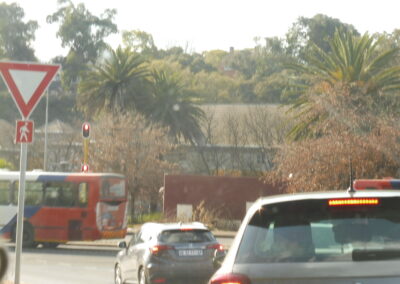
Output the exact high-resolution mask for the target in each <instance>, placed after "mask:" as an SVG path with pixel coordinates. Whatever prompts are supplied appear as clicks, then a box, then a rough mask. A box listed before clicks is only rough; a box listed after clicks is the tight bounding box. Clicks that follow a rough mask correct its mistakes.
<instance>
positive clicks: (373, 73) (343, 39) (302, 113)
mask: <svg viewBox="0 0 400 284" xmlns="http://www.w3.org/2000/svg"><path fill="white" fill-rule="evenodd" d="M379 43H380V39H378V40H375V39H374V38H373V37H371V36H369V35H368V34H365V35H364V36H362V37H356V36H353V35H352V34H351V33H350V32H343V31H337V32H336V33H335V36H334V38H333V39H332V40H331V42H330V44H331V49H332V52H330V53H327V52H325V51H324V50H322V49H321V48H319V47H318V46H317V45H315V44H313V45H312V49H311V52H310V54H309V55H308V56H307V57H306V61H305V63H303V64H292V65H290V66H289V67H290V68H291V69H293V70H295V71H296V72H298V75H299V78H300V79H301V80H302V83H303V85H302V86H301V88H300V90H299V92H300V97H299V99H298V100H297V102H295V103H294V104H293V111H295V113H296V114H297V119H298V121H299V123H297V124H296V125H295V126H294V128H293V129H292V130H291V132H290V136H291V137H292V138H293V139H295V140H296V139H301V138H304V137H310V136H318V135H321V134H323V132H324V131H325V130H329V129H331V127H332V123H335V124H341V125H342V126H344V127H346V126H348V127H350V128H352V129H358V130H361V129H362V127H361V124H364V126H367V127H368V123H365V119H364V117H366V114H368V113H375V114H376V113H380V114H385V113H388V111H389V113H390V112H391V113H393V111H394V110H395V108H392V109H391V110H390V107H391V105H394V106H397V103H396V100H393V93H392V92H393V91H395V90H398V89H399V88H400V66H393V67H391V66H390V62H391V60H394V59H395V58H396V57H397V54H398V50H399V49H398V48H392V49H388V50H379ZM343 110H346V111H349V112H350V113H344V112H343ZM352 114H358V116H357V115H356V116H352V118H353V119H352V120H351V121H350V120H349V119H348V117H349V116H350V115H352ZM360 114H362V115H360ZM357 117H358V118H360V119H357ZM346 120H347V123H346ZM363 121H364V122H363ZM328 125H329V127H328ZM356 126H359V127H356Z"/></svg>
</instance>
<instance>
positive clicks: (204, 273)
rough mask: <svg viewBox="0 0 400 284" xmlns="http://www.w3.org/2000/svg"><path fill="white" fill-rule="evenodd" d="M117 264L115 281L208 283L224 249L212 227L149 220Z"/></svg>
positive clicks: (121, 245)
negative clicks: (219, 252) (219, 254)
mask: <svg viewBox="0 0 400 284" xmlns="http://www.w3.org/2000/svg"><path fill="white" fill-rule="evenodd" d="M119 246H120V248H122V250H121V251H120V252H119V253H118V255H117V260H116V263H115V274H114V275H115V283H116V284H121V283H140V284H153V283H158V284H159V283H165V284H168V283H174V284H176V283H186V284H187V283H207V281H208V279H209V278H210V277H211V275H212V274H213V273H214V272H215V268H214V265H213V256H214V254H215V252H216V251H223V247H222V245H220V244H219V243H218V242H217V240H216V239H215V237H214V236H213V234H212V233H211V232H210V230H208V229H207V227H205V226H204V225H203V224H201V223H198V222H194V223H185V224H183V223H170V224H159V223H146V224H144V225H143V226H142V227H141V229H140V232H138V233H137V234H135V235H134V236H133V237H132V239H131V241H130V242H129V244H126V243H125V242H121V243H120V244H119Z"/></svg>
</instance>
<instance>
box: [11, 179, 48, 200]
mask: <svg viewBox="0 0 400 284" xmlns="http://www.w3.org/2000/svg"><path fill="white" fill-rule="evenodd" d="M15 184H16V188H17V190H18V189H19V182H16V183H15ZM42 194H43V193H42V183H41V182H34V181H28V182H26V183H25V205H28V206H29V205H31V206H35V205H40V204H41V203H42ZM17 198H18V197H17Z"/></svg>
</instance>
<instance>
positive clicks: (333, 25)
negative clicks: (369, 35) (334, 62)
mask: <svg viewBox="0 0 400 284" xmlns="http://www.w3.org/2000/svg"><path fill="white" fill-rule="evenodd" d="M336 30H342V31H344V32H347V33H350V34H352V35H355V36H358V35H359V33H358V31H357V30H356V29H355V28H354V27H353V26H352V25H349V24H345V23H342V22H341V21H340V20H339V19H335V18H331V17H328V16H326V15H322V14H317V15H315V16H314V17H312V18H306V17H300V18H299V19H298V20H297V21H296V22H295V23H294V24H293V26H292V27H291V28H290V29H289V31H288V32H287V34H286V42H287V51H288V53H289V54H291V55H293V56H300V58H303V56H305V55H306V54H307V53H308V52H309V49H310V48H312V46H313V45H317V46H318V47H319V48H320V49H322V50H323V51H325V52H330V51H331V45H330V40H331V38H333V36H334V34H335V31H336Z"/></svg>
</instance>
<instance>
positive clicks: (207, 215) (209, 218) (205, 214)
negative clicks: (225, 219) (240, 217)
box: [192, 200, 221, 229]
mask: <svg viewBox="0 0 400 284" xmlns="http://www.w3.org/2000/svg"><path fill="white" fill-rule="evenodd" d="M220 217H221V212H220V210H219V209H218V208H216V207H213V208H210V207H207V206H206V204H205V201H204V200H202V201H201V202H200V203H199V205H197V206H196V208H195V209H194V210H193V214H192V220H193V221H197V222H201V223H203V224H205V225H207V226H208V227H209V228H211V229H213V228H215V227H216V225H217V222H218V219H219V218H220Z"/></svg>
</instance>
